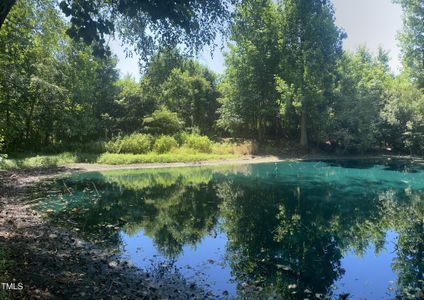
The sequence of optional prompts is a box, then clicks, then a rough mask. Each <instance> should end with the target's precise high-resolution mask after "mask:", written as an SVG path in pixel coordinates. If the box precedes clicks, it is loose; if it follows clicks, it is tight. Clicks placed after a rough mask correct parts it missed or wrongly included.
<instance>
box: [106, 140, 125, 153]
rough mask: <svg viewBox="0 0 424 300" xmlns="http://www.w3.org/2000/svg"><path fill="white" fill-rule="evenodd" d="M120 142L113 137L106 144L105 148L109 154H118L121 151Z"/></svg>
mask: <svg viewBox="0 0 424 300" xmlns="http://www.w3.org/2000/svg"><path fill="white" fill-rule="evenodd" d="M121 142H122V139H121V138H120V137H115V138H113V139H111V140H110V141H109V142H107V143H106V145H105V148H106V151H107V152H109V153H119V152H120V151H121Z"/></svg>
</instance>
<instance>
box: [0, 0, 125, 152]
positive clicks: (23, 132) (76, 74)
mask: <svg viewBox="0 0 424 300" xmlns="http://www.w3.org/2000/svg"><path fill="white" fill-rule="evenodd" d="M64 31H65V21H64V20H63V19H62V18H61V16H60V14H59V12H58V11H57V6H56V4H55V2H54V1H53V0H52V1H50V0H46V1H42V2H40V3H39V1H35V0H34V1H19V2H18V3H17V4H16V5H15V6H14V7H13V9H12V11H11V12H10V14H9V16H8V19H7V20H6V22H5V23H4V25H3V27H2V30H1V31H0V70H1V71H0V107H1V109H0V128H2V130H1V131H2V132H1V134H2V135H4V137H5V148H6V150H7V151H10V150H12V149H13V150H14V151H18V150H23V149H24V150H40V149H44V148H46V147H50V146H51V145H60V144H69V143H75V144H76V143H85V142H88V141H92V140H98V139H99V137H106V135H107V134H108V133H109V132H110V124H109V123H108V122H107V115H108V114H109V113H110V111H111V110H112V104H113V98H114V97H115V94H116V89H115V87H114V85H113V83H114V82H115V81H116V79H117V77H118V73H117V71H116V69H115V64H116V62H115V60H114V59H112V58H110V57H105V58H104V59H101V60H100V59H96V58H95V57H93V55H92V54H91V49H90V48H88V47H87V46H84V45H81V44H78V43H74V42H72V41H71V40H70V39H69V38H67V37H66V35H65V32H64Z"/></svg>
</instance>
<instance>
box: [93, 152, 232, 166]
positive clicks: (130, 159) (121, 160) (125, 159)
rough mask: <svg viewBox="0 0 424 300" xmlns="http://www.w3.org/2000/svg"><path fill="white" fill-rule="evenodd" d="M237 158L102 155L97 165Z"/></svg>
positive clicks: (170, 154) (225, 155)
mask: <svg viewBox="0 0 424 300" xmlns="http://www.w3.org/2000/svg"><path fill="white" fill-rule="evenodd" d="M234 157H237V155H236V154H214V153H192V154H190V153H164V154H157V153H154V152H152V153H147V154H115V153H105V154H102V155H100V157H99V159H98V160H97V163H99V164H108V165H120V164H123V165H125V164H137V163H171V162H198V161H205V160H216V159H225V158H234Z"/></svg>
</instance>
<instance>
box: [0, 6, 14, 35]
mask: <svg viewBox="0 0 424 300" xmlns="http://www.w3.org/2000/svg"><path fill="white" fill-rule="evenodd" d="M15 3H16V0H1V1H0V29H1V27H2V25H3V23H4V21H5V20H6V17H7V15H8V14H9V12H10V10H11V9H12V7H13V5H15Z"/></svg>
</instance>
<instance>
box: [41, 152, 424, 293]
mask: <svg viewBox="0 0 424 300" xmlns="http://www.w3.org/2000/svg"><path fill="white" fill-rule="evenodd" d="M50 190H51V191H50V192H49V195H48V196H46V197H44V199H43V200H42V201H41V202H40V203H39V204H38V209H40V210H43V211H45V212H48V213H46V216H47V217H48V218H50V219H51V221H53V222H57V223H58V224H61V225H63V226H71V227H72V228H75V229H77V230H78V231H79V232H80V234H81V235H82V236H83V237H84V238H87V239H89V240H91V241H93V242H94V243H97V244H99V245H101V246H102V247H105V248H108V249H112V250H116V253H117V255H119V256H120V257H122V258H125V259H128V260H130V261H131V262H132V263H133V264H134V265H136V266H138V267H140V268H142V269H144V270H147V271H151V272H153V271H155V274H159V275H157V276H161V277H169V278H172V277H178V278H179V279H182V280H184V281H186V282H187V283H188V284H190V283H195V284H196V286H198V287H201V288H203V289H205V290H207V291H210V295H214V296H216V297H218V298H235V297H240V298H247V299H253V298H258V299H264V298H268V297H273V296H274V297H276V298H278V299H304V298H309V299H317V298H324V297H330V298H333V299H339V298H340V299H346V298H348V299H394V298H396V297H397V296H401V297H407V296H408V295H410V297H414V295H415V297H420V295H421V294H420V293H421V292H417V291H418V289H422V288H423V283H424V281H423V279H424V278H423V277H424V274H423V273H424V169H423V168H421V167H420V165H414V164H411V163H410V162H407V161H393V160H386V161H371V160H367V161H355V160H351V161H343V160H337V161H309V162H282V163H271V164H257V165H241V166H225V167H224V166H220V167H194V168H175V169H157V170H132V171H110V172H95V173H81V174H75V175H72V176H70V177H66V178H61V179H58V180H56V181H55V182H54V183H52V187H51V188H50ZM348 295H349V296H348ZM347 296H348V297H347Z"/></svg>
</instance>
